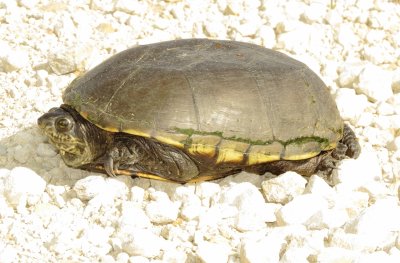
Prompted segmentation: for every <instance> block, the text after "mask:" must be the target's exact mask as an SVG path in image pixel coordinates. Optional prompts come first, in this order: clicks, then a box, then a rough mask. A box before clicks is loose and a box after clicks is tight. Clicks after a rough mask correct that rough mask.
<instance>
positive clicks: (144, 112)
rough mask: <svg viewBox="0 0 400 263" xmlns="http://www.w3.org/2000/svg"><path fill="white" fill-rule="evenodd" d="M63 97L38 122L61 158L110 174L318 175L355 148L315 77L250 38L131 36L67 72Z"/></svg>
mask: <svg viewBox="0 0 400 263" xmlns="http://www.w3.org/2000/svg"><path fill="white" fill-rule="evenodd" d="M62 99H63V104H61V105H60V107H56V108H52V109H50V110H49V111H48V112H47V113H45V114H43V115H42V116H41V117H40V118H39V119H38V126H39V127H40V129H41V130H42V131H43V132H44V134H45V135H46V136H47V137H48V138H49V142H50V143H51V144H53V145H54V146H55V147H56V148H57V149H58V150H59V153H60V155H61V158H62V159H63V161H64V162H65V164H66V165H68V166H70V167H74V168H80V169H85V170H89V171H98V172H103V173H105V174H107V175H108V176H117V175H130V176H138V177H145V178H150V179H158V180H165V181H174V182H179V183H191V182H199V181H205V180H213V179H218V178H222V177H225V176H228V175H232V174H235V173H238V172H240V171H247V172H250V173H254V174H260V175H261V174H265V173H266V172H270V173H272V174H276V175H278V174H281V173H284V172H286V171H295V172H297V173H299V174H301V175H304V176H310V175H312V174H315V173H317V174H322V175H326V174H331V173H332V171H333V170H334V169H335V168H337V166H338V162H339V161H340V160H342V159H344V158H357V157H358V156H359V154H360V145H359V143H358V140H357V138H356V135H355V133H354V131H353V130H352V129H351V128H350V126H349V125H347V124H345V123H344V121H343V120H342V118H341V117H340V114H339V111H338V108H337V106H336V104H335V102H334V99H333V98H332V96H331V94H330V91H329V88H328V87H327V86H326V85H325V84H324V82H323V81H322V80H321V78H320V77H318V75H317V74H316V73H314V72H313V71H312V70H311V69H310V68H309V67H307V66H306V65H305V64H303V63H302V62H300V61H297V60H295V59H293V58H291V57H289V56H288V55H286V54H283V53H281V52H279V51H275V50H272V49H267V48H264V47H262V46H259V45H256V44H250V43H244V42H238V41H231V40H211V39H180V40H172V41H165V42H160V43H153V44H147V45H138V46H134V47H132V48H129V49H127V50H125V51H122V52H120V53H118V54H116V55H113V56H111V57H110V58H109V59H107V60H105V61H104V62H102V63H101V64H99V65H98V66H96V67H94V68H93V69H91V70H89V71H88V72H87V73H86V74H83V75H82V76H80V77H77V78H76V79H74V80H73V81H72V82H71V83H70V84H69V85H68V87H67V88H66V89H65V90H64V93H63V96H62Z"/></svg>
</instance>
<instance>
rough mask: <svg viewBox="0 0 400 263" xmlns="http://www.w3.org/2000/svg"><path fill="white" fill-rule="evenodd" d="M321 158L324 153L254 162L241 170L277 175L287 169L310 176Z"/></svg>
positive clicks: (323, 156)
mask: <svg viewBox="0 0 400 263" xmlns="http://www.w3.org/2000/svg"><path fill="white" fill-rule="evenodd" d="M323 158H325V154H321V155H318V156H315V157H312V158H309V159H305V160H298V161H289V160H280V161H273V162H269V163H264V164H256V165H252V166H248V167H245V168H244V169H243V170H244V171H246V172H249V173H255V174H259V175H262V174H265V173H266V172H270V173H273V174H275V175H279V174H282V173H285V172H287V171H293V172H296V173H298V174H301V175H304V176H310V175H312V174H314V173H315V172H316V169H317V168H318V165H319V163H320V162H321V160H322V159H323Z"/></svg>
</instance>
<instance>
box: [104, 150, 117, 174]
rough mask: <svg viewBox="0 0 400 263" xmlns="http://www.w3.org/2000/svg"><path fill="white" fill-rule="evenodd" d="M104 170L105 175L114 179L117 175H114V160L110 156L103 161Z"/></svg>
mask: <svg viewBox="0 0 400 263" xmlns="http://www.w3.org/2000/svg"><path fill="white" fill-rule="evenodd" d="M104 169H105V170H106V173H107V174H108V176H110V177H116V176H117V175H116V174H115V173H114V160H113V158H112V157H111V155H108V156H107V158H106V160H105V161H104Z"/></svg>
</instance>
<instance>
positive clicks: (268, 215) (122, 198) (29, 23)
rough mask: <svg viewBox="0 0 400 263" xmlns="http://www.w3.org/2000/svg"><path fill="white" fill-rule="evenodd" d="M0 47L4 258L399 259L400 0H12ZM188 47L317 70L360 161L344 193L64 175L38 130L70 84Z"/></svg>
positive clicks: (239, 180) (346, 167) (296, 179)
mask: <svg viewBox="0 0 400 263" xmlns="http://www.w3.org/2000/svg"><path fill="white" fill-rule="evenodd" d="M88 2H89V3H88ZM0 35H1V40H0V85H1V88H0V167H1V168H0V262H18V261H19V262H98V261H101V262H135V263H136V262H171V263H172V262H206V263H211V262H229V263H233V262H243V263H255V262H278V261H281V262H310V261H311V262H400V205H399V182H400V4H399V3H398V1H385V0H375V1H374V0H358V1H356V0H349V1H341V0H337V1H329V0H318V1H313V0H304V1H300V0H299V1H294V0H293V1H273V0H252V1H245V0H212V1H184V0H164V1H155V0H153V1H152V0H143V1H135V0H91V1H83V0H80V1H66V0H59V1H50V0H35V1H33V0H17V1H10V0H0ZM191 37H202V38H204V37H207V38H222V39H234V40H241V41H246V42H252V43H257V44H260V45H263V46H266V47H269V48H273V49H277V50H280V51H282V52H284V53H287V54H289V55H290V56H292V57H294V58H297V59H299V60H301V61H303V62H305V63H306V64H308V65H309V66H310V67H311V68H312V69H313V70H315V71H316V72H317V73H318V74H320V76H321V77H322V79H323V80H324V81H325V82H326V83H327V85H329V87H330V88H331V91H332V95H333V96H334V97H335V98H336V101H337V104H338V108H339V110H340V112H341V115H342V116H343V118H344V119H345V120H346V121H347V122H348V123H349V124H350V125H352V126H353V127H354V129H355V132H356V134H357V136H358V137H359V138H360V143H361V145H362V154H361V156H360V158H359V159H358V160H344V161H343V162H342V164H341V166H340V167H339V170H338V171H336V173H335V174H334V177H333V179H334V182H335V186H334V187H331V186H329V185H327V184H326V183H325V181H323V180H322V179H320V178H319V177H316V176H312V177H311V178H306V179H305V178H303V177H300V176H299V175H297V174H294V173H290V172H289V173H286V174H283V175H280V176H279V177H277V178H275V179H272V180H267V179H269V178H270V177H271V176H270V175H268V174H267V175H264V176H255V175H252V174H246V173H241V174H238V175H235V176H230V177H227V178H224V179H221V180H219V181H215V182H204V183H198V184H195V185H193V184H192V185H179V184H173V183H165V182H159V181H152V180H147V179H134V180H132V179H131V178H127V177H125V178H124V177H119V178H116V179H115V178H106V177H105V176H104V175H99V174H94V173H88V172H85V171H80V170H76V169H70V168H68V167H66V166H65V165H64V163H63V162H62V160H61V158H60V157H59V155H58V154H57V152H56V151H55V149H54V148H53V147H52V146H50V145H49V144H48V142H47V139H46V138H45V137H44V136H43V135H42V134H40V132H39V131H38V129H37V128H36V119H37V118H38V117H39V116H40V115H41V114H42V113H44V112H45V111H47V110H48V109H49V108H51V107H55V106H58V105H59V104H60V103H61V94H62V91H63V89H64V88H65V87H66V86H67V85H68V83H69V82H70V81H72V80H73V79H74V78H75V77H76V76H77V75H79V74H81V73H82V72H84V71H86V70H88V69H90V68H92V67H93V66H95V65H96V64H98V63H100V62H101V61H103V60H104V59H105V58H107V57H109V56H111V55H112V54H115V53H116V52H118V51H121V50H124V49H126V48H128V47H131V46H134V45H137V44H145V43H151V42H158V41H162V40H171V39H177V38H191Z"/></svg>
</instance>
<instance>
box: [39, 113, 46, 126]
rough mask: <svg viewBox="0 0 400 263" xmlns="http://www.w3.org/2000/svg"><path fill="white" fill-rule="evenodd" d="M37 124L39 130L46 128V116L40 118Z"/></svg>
mask: <svg viewBox="0 0 400 263" xmlns="http://www.w3.org/2000/svg"><path fill="white" fill-rule="evenodd" d="M37 124H38V126H39V128H41V129H44V128H45V127H46V118H44V116H41V117H39V118H38V120H37Z"/></svg>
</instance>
